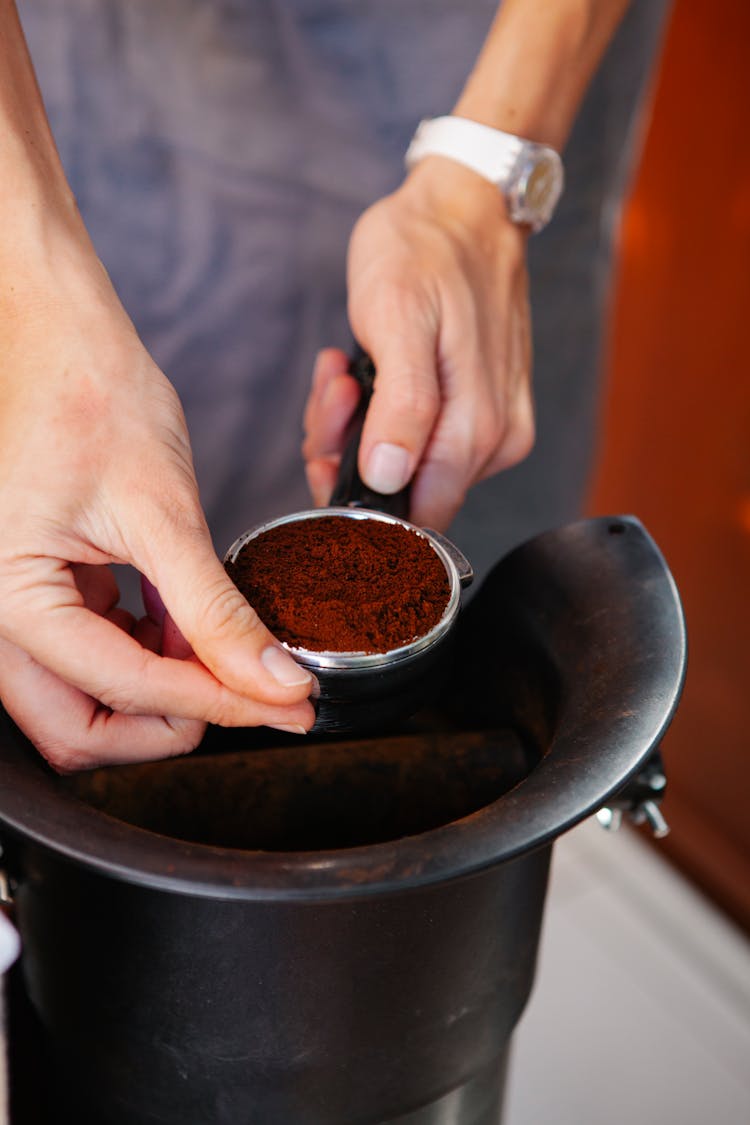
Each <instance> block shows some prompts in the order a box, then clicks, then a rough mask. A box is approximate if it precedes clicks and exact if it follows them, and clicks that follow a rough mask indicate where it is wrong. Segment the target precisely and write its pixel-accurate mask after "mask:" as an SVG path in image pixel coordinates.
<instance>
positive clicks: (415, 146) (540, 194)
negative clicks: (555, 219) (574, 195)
mask: <svg viewBox="0 0 750 1125" xmlns="http://www.w3.org/2000/svg"><path fill="white" fill-rule="evenodd" d="M426 156H446V157H449V158H450V159H451V160H457V161H458V162H459V163H460V164H464V165H465V166H466V167H467V168H471V169H472V170H473V171H474V172H477V173H478V174H479V175H480V176H482V177H483V178H484V179H486V180H489V181H490V183H492V184H494V185H495V187H497V188H499V190H500V191H502V193H503V194H504V196H505V199H506V203H507V205H508V214H509V216H510V218H511V219H512V220H513V222H517V223H523V224H526V225H529V226H530V227H531V229H532V230H535V231H538V230H541V229H542V228H543V227H544V226H545V225H546V224H547V223H548V222H549V220H550V218H551V217H552V214H553V212H554V209H555V206H556V204H557V201H558V199H559V198H560V193H561V191H562V188H563V183H564V172H563V166H562V160H561V159H560V155H559V153H557V152H556V151H555V149H553V148H550V147H549V146H548V145H542V144H538V143H537V142H536V141H527V140H525V139H524V138H523V137H517V136H515V135H514V134H513V133H504V132H503V131H502V130H501V129H492V128H490V126H489V125H480V124H479V122H478V121H470V120H469V119H468V118H466V117H433V118H431V119H429V120H426V121H422V122H421V123H420V125H419V128H418V129H417V131H416V133H415V134H414V139H413V140H412V142H411V144H410V145H409V148H408V149H407V152H406V166H407V168H409V169H411V168H412V167H413V166H414V165H415V164H416V163H417V162H418V161H420V160H422V159H423V158H424V157H426Z"/></svg>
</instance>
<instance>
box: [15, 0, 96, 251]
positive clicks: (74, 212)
mask: <svg viewBox="0 0 750 1125" xmlns="http://www.w3.org/2000/svg"><path fill="white" fill-rule="evenodd" d="M0 199H1V200H2V209H3V223H2V230H0V253H7V252H8V251H10V252H11V253H16V252H18V251H20V250H22V249H25V248H27V247H28V246H29V245H30V244H32V243H37V242H39V240H40V239H42V238H43V237H44V234H45V232H46V231H49V230H50V229H51V227H53V226H54V227H55V228H56V229H61V228H62V229H65V230H67V232H68V233H73V234H74V235H75V236H76V238H85V232H84V230H83V224H82V222H81V219H80V215H79V213H78V209H77V207H76V204H75V200H74V198H73V194H72V192H71V190H70V188H69V186H68V183H67V181H66V178H65V173H64V171H63V168H62V164H61V162H60V158H59V156H58V153H57V149H56V146H55V142H54V139H53V137H52V132H51V129H50V127H49V123H48V121H47V115H46V112H45V109H44V103H43V101H42V96H41V94H40V92H39V87H38V85H37V82H36V77H35V75H34V70H33V67H32V64H31V60H30V58H29V53H28V50H27V48H26V43H25V40H24V35H23V31H22V29H21V25H20V22H19V19H18V14H17V11H16V5H15V3H14V2H13V0H0Z"/></svg>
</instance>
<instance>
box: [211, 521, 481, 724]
mask: <svg viewBox="0 0 750 1125" xmlns="http://www.w3.org/2000/svg"><path fill="white" fill-rule="evenodd" d="M330 516H336V517H341V518H344V519H354V520H368V521H372V520H375V521H378V522H380V523H386V524H395V525H399V526H401V527H405V528H407V529H408V530H410V531H411V532H413V533H414V534H416V535H419V536H420V537H421V538H422V539H423V540H425V542H427V543H428V544H429V546H430V548H431V549H432V550H433V551H434V552H435V554H436V555H437V556H438V558H439V559H440V562H441V563H442V565H443V567H444V569H445V573H446V576H447V578H448V583H449V590H450V592H449V596H448V601H447V603H446V605H445V609H444V610H443V613H442V616H441V618H440V620H439V621H438V622H437V624H436V625H434V626H433V628H431V629H429V630H428V631H427V632H426V633H423V634H422V635H421V636H419V637H416V638H415V639H414V640H413V641H410V642H409V643H408V644H405V645H402V646H400V647H398V648H392V649H389V650H387V651H384V652H374V653H373V652H332V651H322V652H319V651H314V650H311V649H307V648H302V647H297V646H294V645H290V644H285V645H284V647H285V648H286V649H287V650H288V651H289V652H290V653H291V654H292V656H294V658H295V659H296V660H297V661H298V662H299V663H300V664H301V665H303V667H305V668H307V669H308V670H309V671H310V672H312V673H313V674H314V675H315V676H316V677H317V680H318V683H319V684H320V695H319V698H318V699H317V703H316V706H317V720H316V723H315V728H314V729H315V730H316V731H328V732H337V733H338V732H342V733H343V732H351V731H360V730H367V729H370V728H372V727H375V726H381V725H383V724H386V725H387V724H389V723H391V722H393V721H395V720H396V719H402V718H405V717H406V716H408V715H409V714H411V713H413V712H414V711H415V710H417V709H418V708H419V707H420V706H421V704H422V703H423V702H424V700H425V698H426V696H427V695H428V694H429V693H430V691H431V690H432V688H433V687H434V686H435V676H436V673H437V671H438V669H439V665H440V663H441V661H442V658H443V656H444V655H445V653H446V650H447V646H448V642H449V640H450V635H451V632H452V629H453V626H454V625H455V623H456V620H457V618H458V612H459V607H460V602H461V589H462V587H464V586H467V585H468V584H469V583H470V582H471V580H472V578H473V572H472V569H471V565H470V564H469V562H468V560H467V559H466V558H465V557H464V556H463V555H462V554H461V552H460V551H459V550H458V548H457V547H456V546H455V545H454V544H453V543H451V542H450V541H449V540H448V539H446V538H445V537H444V536H442V535H440V534H438V533H437V532H435V531H430V530H423V529H422V528H419V527H416V526H415V525H414V524H412V523H409V522H408V521H407V520H405V519H401V518H400V517H398V516H395V515H389V514H388V513H386V512H381V511H375V510H373V509H366V508H354V507H330V508H316V509H311V510H308V511H302V512H295V513H292V514H291V515H286V516H282V517H280V518H278V519H275V520H270V521H268V522H266V523H263V524H260V525H259V526H257V527H254V528H251V529H250V530H248V531H246V532H244V533H243V534H242V535H240V536H239V538H238V539H236V540H235V542H234V543H233V544H232V546H231V547H230V548H229V550H228V551H227V553H226V555H225V557H224V562H225V564H227V563H230V564H231V563H234V562H235V561H236V559H237V557H238V556H239V555H240V553H241V552H242V549H243V548H244V547H245V545H246V544H247V543H249V542H250V541H251V540H253V539H256V538H258V537H260V536H262V535H263V534H265V533H266V532H268V531H270V530H271V529H273V528H276V527H280V526H282V525H284V524H291V523H298V522H301V521H307V520H315V519H321V518H323V517H330Z"/></svg>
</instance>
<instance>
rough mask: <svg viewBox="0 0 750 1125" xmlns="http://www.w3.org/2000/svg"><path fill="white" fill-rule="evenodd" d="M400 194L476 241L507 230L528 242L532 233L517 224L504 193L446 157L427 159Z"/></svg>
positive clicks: (446, 225)
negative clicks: (512, 219)
mask: <svg viewBox="0 0 750 1125" xmlns="http://www.w3.org/2000/svg"><path fill="white" fill-rule="evenodd" d="M400 191H401V192H402V193H403V195H404V196H405V198H406V200H407V201H408V203H409V204H410V206H412V207H414V208H417V209H418V210H419V212H420V214H425V213H427V214H429V215H430V216H431V217H432V218H433V219H434V220H436V221H437V222H439V223H440V225H441V226H444V227H448V228H461V229H462V230H463V231H466V232H469V233H471V235H472V237H473V238H474V239H476V238H480V239H485V238H486V237H487V233H488V231H489V230H498V229H501V228H505V227H507V228H508V230H510V231H514V232H516V233H517V235H518V237H519V238H520V239H521V241H525V239H526V236H527V234H528V231H527V229H526V228H524V227H519V226H518V225H517V224H515V223H513V222H512V221H511V219H510V216H509V214H508V207H507V204H506V202H505V199H504V197H503V195H502V193H501V192H499V191H498V190H497V188H496V187H495V186H494V184H491V183H490V182H489V181H488V180H486V179H485V178H484V177H483V176H480V175H479V174H478V173H477V172H474V171H473V170H472V169H471V168H466V167H465V166H464V165H462V164H458V163H456V161H454V160H451V159H449V158H448V157H445V156H426V157H425V158H424V159H423V160H420V161H419V163H418V164H415V165H414V167H413V168H412V169H411V171H410V172H409V173H408V175H407V177H406V179H405V180H404V183H403V185H402V187H401V189H400Z"/></svg>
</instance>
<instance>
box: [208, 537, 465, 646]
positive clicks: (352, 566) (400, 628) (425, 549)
mask: <svg viewBox="0 0 750 1125" xmlns="http://www.w3.org/2000/svg"><path fill="white" fill-rule="evenodd" d="M226 569H227V572H228V574H229V576H230V578H231V579H232V581H233V582H234V583H235V585H236V586H238V587H239V589H240V590H241V592H242V593H243V594H244V596H245V597H246V598H247V600H248V601H249V602H250V604H251V605H252V606H253V607H254V608H255V610H256V611H257V613H258V615H259V616H260V618H261V620H262V621H263V622H264V623H265V624H266V625H267V626H268V628H269V629H270V630H271V632H272V633H273V634H274V635H275V636H276V637H278V638H279V640H281V641H285V642H286V643H287V644H290V645H293V646H294V647H296V648H306V649H310V650H312V651H315V652H323V651H327V652H388V651H389V650H390V649H393V648H399V647H400V646H401V645H405V644H409V642H410V641H413V640H415V639H416V638H417V637H420V636H423V635H424V634H425V633H427V632H429V630H430V629H432V627H433V626H434V625H436V624H437V623H438V621H439V620H440V618H441V617H442V615H443V611H444V610H445V607H446V605H447V603H448V599H449V597H450V584H449V580H448V576H447V574H446V572H445V567H444V566H443V564H442V562H441V561H440V558H439V557H438V555H437V554H436V553H435V551H434V550H433V549H432V547H431V546H430V544H429V542H428V541H427V540H426V539H425V538H424V537H423V536H421V535H418V534H417V533H416V532H414V531H411V530H410V529H409V528H407V527H402V526H401V525H400V524H391V523H384V522H382V521H381V520H373V519H350V518H348V517H346V516H321V517H319V518H316V519H307V520H296V521H292V522H290V523H285V524H280V525H279V526H278V527H272V528H269V529H268V530H267V531H265V532H263V533H262V534H261V535H259V536H257V537H256V538H255V539H250V540H249V541H248V542H247V543H246V544H245V545H244V547H243V548H242V550H241V551H240V552H239V554H238V556H237V558H236V559H235V561H234V562H229V563H227V564H226Z"/></svg>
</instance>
